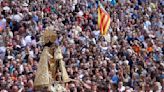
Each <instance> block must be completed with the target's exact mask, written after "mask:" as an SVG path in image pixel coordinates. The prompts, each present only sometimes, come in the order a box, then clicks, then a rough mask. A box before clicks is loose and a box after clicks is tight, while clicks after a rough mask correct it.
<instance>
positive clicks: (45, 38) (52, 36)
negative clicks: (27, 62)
mask: <svg viewBox="0 0 164 92" xmlns="http://www.w3.org/2000/svg"><path fill="white" fill-rule="evenodd" d="M56 37H57V36H56V33H55V32H54V31H52V30H50V29H49V28H47V29H46V30H45V31H44V32H43V34H42V36H41V42H42V43H43V45H45V44H46V43H49V42H51V43H53V42H54V41H55V40H56Z"/></svg>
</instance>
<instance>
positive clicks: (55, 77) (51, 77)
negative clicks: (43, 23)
mask: <svg viewBox="0 0 164 92" xmlns="http://www.w3.org/2000/svg"><path fill="white" fill-rule="evenodd" d="M56 37H57V36H56V33H55V32H54V31H52V30H49V29H47V30H45V32H44V33H43V35H42V36H41V42H42V44H43V45H44V48H43V51H42V54H41V56H40V60H39V64H38V68H37V72H36V74H35V80H34V87H35V88H43V87H47V88H49V91H50V92H57V91H55V90H58V89H60V88H61V89H62V90H65V88H64V87H63V86H62V85H61V82H62V83H66V82H69V81H70V80H71V79H70V78H69V77H68V74H67V71H66V68H65V63H64V61H63V56H62V52H61V48H60V46H57V45H55V44H54V42H55V40H56ZM54 83H55V84H54ZM53 85H54V86H53ZM59 92H61V91H59ZM62 92H63V91H62ZM64 92H65V91H64Z"/></svg>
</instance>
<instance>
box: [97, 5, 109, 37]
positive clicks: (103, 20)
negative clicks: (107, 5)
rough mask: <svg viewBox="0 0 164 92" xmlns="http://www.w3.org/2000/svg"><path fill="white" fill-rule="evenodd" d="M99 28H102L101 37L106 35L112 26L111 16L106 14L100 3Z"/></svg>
mask: <svg viewBox="0 0 164 92" xmlns="http://www.w3.org/2000/svg"><path fill="white" fill-rule="evenodd" d="M98 26H99V28H100V33H101V35H106V33H107V31H108V29H109V26H110V15H109V14H108V13H107V12H106V10H105V9H104V7H103V6H102V4H101V3H100V2H99V7H98Z"/></svg>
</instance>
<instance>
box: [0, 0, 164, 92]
mask: <svg viewBox="0 0 164 92" xmlns="http://www.w3.org/2000/svg"><path fill="white" fill-rule="evenodd" d="M24 1H25V0H0V3H1V5H0V7H1V8H0V91H1V92H35V88H34V87H33V82H34V78H35V72H36V70H37V64H38V62H39V58H40V57H39V56H40V54H41V52H42V49H43V46H42V45H41V44H40V43H39V38H40V36H41V34H42V32H44V30H45V29H46V28H47V27H49V28H51V29H53V30H54V31H56V33H57V36H58V37H57V38H58V39H57V40H56V41H55V42H54V43H55V44H58V45H60V46H61V47H62V53H63V56H64V61H65V64H66V69H67V72H68V74H69V76H70V78H72V79H76V80H79V81H74V82H70V83H68V84H66V89H67V91H68V92H163V91H164V16H163V15H164V8H163V7H164V1H163V0H100V2H101V3H102V5H103V6H104V8H105V10H106V11H107V12H108V13H109V14H110V18H111V24H110V28H109V31H108V33H107V35H105V36H102V35H100V31H99V28H98V25H97V16H98V15H97V8H98V0H27V1H26V2H24ZM41 92H45V91H41Z"/></svg>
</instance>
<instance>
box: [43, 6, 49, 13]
mask: <svg viewBox="0 0 164 92" xmlns="http://www.w3.org/2000/svg"><path fill="white" fill-rule="evenodd" d="M43 11H44V12H46V13H50V12H51V9H50V7H47V8H44V9H43Z"/></svg>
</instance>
